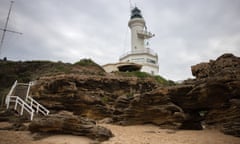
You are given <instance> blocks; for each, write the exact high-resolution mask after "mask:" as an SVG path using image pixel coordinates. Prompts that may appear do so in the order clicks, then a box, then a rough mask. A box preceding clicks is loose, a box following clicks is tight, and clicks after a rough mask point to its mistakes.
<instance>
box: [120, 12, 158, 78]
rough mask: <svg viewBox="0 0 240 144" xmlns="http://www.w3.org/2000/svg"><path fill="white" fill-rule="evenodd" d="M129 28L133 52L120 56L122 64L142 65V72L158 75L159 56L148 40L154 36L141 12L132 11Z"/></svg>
mask: <svg viewBox="0 0 240 144" xmlns="http://www.w3.org/2000/svg"><path fill="white" fill-rule="evenodd" d="M128 26H129V28H130V30H131V51H129V52H127V53H125V54H123V55H122V56H120V58H119V61H120V62H129V63H136V64H140V65H142V69H141V71H143V72H147V73H150V74H152V75H157V74H158V72H159V65H158V55H157V53H155V52H154V51H153V50H152V49H150V48H149V43H148V39H150V38H152V37H154V34H152V33H151V32H149V31H148V30H147V26H146V22H145V20H144V18H143V16H142V13H141V10H140V9H139V8H138V7H134V8H133V9H132V10H131V16H130V20H129V22H128Z"/></svg>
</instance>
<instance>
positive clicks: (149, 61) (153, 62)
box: [147, 59, 156, 64]
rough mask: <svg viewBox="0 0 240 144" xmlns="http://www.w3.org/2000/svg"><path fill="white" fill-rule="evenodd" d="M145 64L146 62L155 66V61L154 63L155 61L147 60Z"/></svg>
mask: <svg viewBox="0 0 240 144" xmlns="http://www.w3.org/2000/svg"><path fill="white" fill-rule="evenodd" d="M147 62H148V63H152V64H156V61H155V60H152V59H147Z"/></svg>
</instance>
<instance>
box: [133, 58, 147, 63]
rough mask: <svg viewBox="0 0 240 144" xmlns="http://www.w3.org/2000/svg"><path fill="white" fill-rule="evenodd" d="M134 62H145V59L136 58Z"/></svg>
mask: <svg viewBox="0 0 240 144" xmlns="http://www.w3.org/2000/svg"><path fill="white" fill-rule="evenodd" d="M132 62H144V58H134V59H132Z"/></svg>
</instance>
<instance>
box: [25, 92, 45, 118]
mask: <svg viewBox="0 0 240 144" xmlns="http://www.w3.org/2000/svg"><path fill="white" fill-rule="evenodd" d="M26 102H27V103H28V104H29V105H30V107H31V108H34V109H35V110H36V113H39V112H40V113H42V114H43V115H48V114H49V110H48V109H46V108H45V107H44V106H43V105H41V104H40V103H38V102H37V101H36V100H34V99H33V98H32V97H30V96H27V98H26Z"/></svg>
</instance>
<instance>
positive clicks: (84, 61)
mask: <svg viewBox="0 0 240 144" xmlns="http://www.w3.org/2000/svg"><path fill="white" fill-rule="evenodd" d="M74 64H75V65H81V66H99V65H98V64H97V63H95V62H94V61H93V60H91V59H81V60H80V61H78V62H76V63H74Z"/></svg>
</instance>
